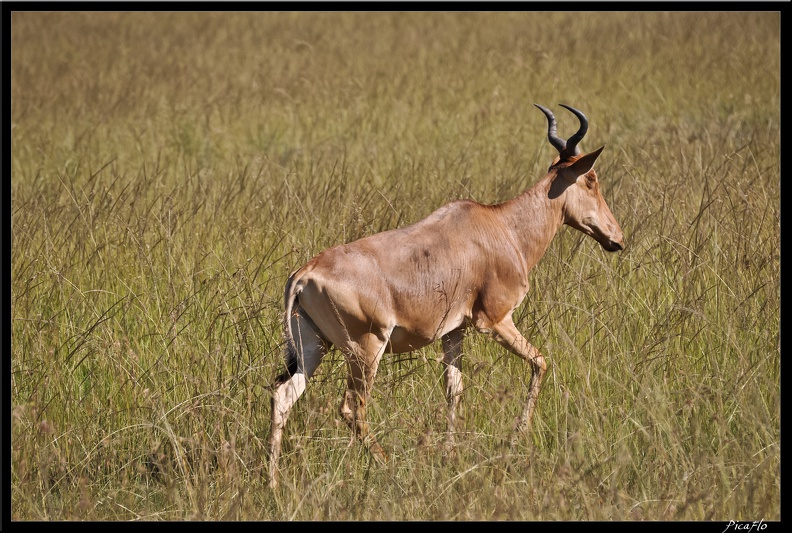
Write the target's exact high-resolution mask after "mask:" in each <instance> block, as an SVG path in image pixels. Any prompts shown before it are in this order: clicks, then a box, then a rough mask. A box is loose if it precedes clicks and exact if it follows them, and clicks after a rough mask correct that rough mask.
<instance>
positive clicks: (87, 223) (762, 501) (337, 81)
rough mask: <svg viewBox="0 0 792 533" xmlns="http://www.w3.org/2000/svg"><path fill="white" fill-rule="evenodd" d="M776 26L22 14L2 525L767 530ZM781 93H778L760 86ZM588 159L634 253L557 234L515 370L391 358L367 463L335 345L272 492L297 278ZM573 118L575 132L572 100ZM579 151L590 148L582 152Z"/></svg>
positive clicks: (538, 272)
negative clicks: (527, 355) (530, 393)
mask: <svg viewBox="0 0 792 533" xmlns="http://www.w3.org/2000/svg"><path fill="white" fill-rule="evenodd" d="M779 22H780V16H779V14H778V13H763V12H753V13H693V14H688V13H662V12H658V13H629V12H622V13H590V14H586V16H579V15H576V14H567V13H511V14H510V13H420V14H419V13H354V12H352V13H332V12H326V13H277V14H275V13H233V14H219V13H36V12H30V13H14V14H13V16H12V26H11V32H12V35H11V41H12V43H11V44H12V64H11V98H12V113H11V120H12V130H11V137H12V147H11V155H12V160H11V170H12V183H11V193H12V202H11V208H12V215H11V234H12V243H11V262H12V263H11V268H12V271H11V320H12V323H11V334H12V339H11V418H12V427H11V467H12V472H11V475H12V477H11V481H12V484H11V511H12V519H14V520H65V519H78V520H83V519H88V520H183V519H192V518H201V519H207V520H291V519H297V520H329V519H332V520H564V521H570V520H717V521H728V520H755V519H759V518H764V519H765V520H778V519H780V377H779V376H780V371H779V366H780V317H779V314H780V313H779V308H780V256H779V248H780V201H779V198H780V188H779V178H780V141H779V135H780V29H779ZM758 80H761V82H758ZM533 102H537V103H541V104H544V105H549V106H555V105H556V104H557V103H558V102H563V103H569V104H571V105H574V106H575V107H579V108H580V109H582V110H584V111H585V112H586V114H587V115H588V117H589V119H590V120H591V127H590V129H589V133H588V135H587V137H586V140H585V141H584V146H583V148H584V149H593V148H596V147H598V146H600V145H601V144H606V145H607V148H606V150H605V152H604V153H603V155H602V157H601V158H600V160H599V162H598V172H599V175H600V179H601V181H602V183H603V189H604V192H605V196H606V198H607V199H608V202H609V205H610V207H611V209H612V211H613V212H614V214H615V215H616V217H617V219H619V221H620V223H621V225H622V228H623V229H624V231H625V234H626V238H627V240H628V244H629V247H628V248H627V249H626V250H625V251H624V252H622V253H620V254H617V255H606V254H605V253H604V252H602V251H601V250H600V249H599V247H598V246H597V245H596V243H594V242H593V241H591V240H589V239H587V238H584V237H583V236H582V235H581V234H579V233H577V232H575V231H574V230H571V229H565V230H564V231H562V232H561V234H560V235H559V236H558V237H557V238H556V240H555V241H554V243H553V244H552V245H551V247H550V249H549V251H548V253H547V255H546V256H545V258H544V259H543V260H542V262H540V264H539V265H538V266H537V268H536V269H535V271H534V272H533V274H532V282H533V288H532V290H531V292H530V294H529V297H528V298H527V299H526V302H525V304H524V305H523V306H522V307H521V308H520V309H519V310H518V311H517V313H516V314H515V318H516V321H517V323H518V326H519V327H520V328H521V329H522V330H523V332H524V333H525V334H526V336H527V337H528V338H529V339H531V340H532V341H533V342H535V344H536V345H537V346H538V347H539V348H540V349H541V350H542V351H543V352H544V353H545V354H546V355H547V356H548V359H549V363H550V369H549V371H548V376H547V379H546V382H545V386H544V388H543V392H542V396H541V398H540V403H539V408H538V411H537V415H536V420H535V432H534V433H533V434H532V435H531V436H530V437H529V438H526V439H525V440H524V441H523V442H521V443H520V444H519V445H518V446H517V447H515V448H511V449H510V448H508V447H504V446H503V444H502V443H503V440H504V438H506V437H507V435H508V432H509V430H510V429H511V424H512V422H513V420H514V417H515V416H516V414H517V411H518V409H519V408H520V404H521V403H522V399H523V398H524V395H525V388H526V381H527V380H526V377H527V375H528V369H527V368H526V367H525V366H524V365H523V364H522V363H521V362H520V361H519V360H517V359H516V358H514V357H512V356H510V355H508V354H507V353H506V352H505V351H504V350H502V349H501V348H499V347H497V346H495V345H494V344H492V343H489V342H486V339H484V338H480V337H475V336H474V337H472V338H470V339H469V340H468V341H467V344H466V360H465V366H464V369H463V370H464V374H465V379H466V386H467V389H466V392H465V396H464V399H463V403H462V410H461V416H462V418H461V422H460V430H461V435H460V436H459V439H458V440H459V442H460V443H461V446H460V450H459V453H458V454H457V456H456V457H453V458H446V457H445V456H444V455H443V453H442V434H443V430H444V409H445V403H444V400H443V391H442V384H441V378H440V368H439V365H438V364H437V363H436V361H435V359H436V358H437V356H438V353H439V346H436V347H432V348H428V349H425V350H421V351H417V352H414V353H410V354H404V355H401V356H396V357H393V358H391V359H388V360H386V361H385V362H384V363H383V365H382V366H381V370H380V373H379V376H378V379H377V382H376V385H375V395H374V399H373V405H372V407H371V408H370V409H369V416H370V418H371V422H372V425H373V427H374V429H375V431H376V432H377V434H378V436H379V438H380V440H381V442H382V443H383V445H384V446H385V447H386V448H387V449H389V450H390V451H391V453H392V454H393V461H392V462H391V463H390V464H389V465H388V466H386V467H382V466H379V465H377V464H376V463H375V462H374V461H373V460H372V459H371V458H370V457H369V455H368V453H367V452H366V451H365V449H363V448H361V447H360V446H352V447H349V446H347V444H348V442H349V432H348V430H347V428H346V426H345V425H344V424H343V423H342V422H341V421H340V418H339V416H338V415H337V406H338V403H339V401H340V393H341V390H342V387H343V378H344V372H343V368H342V367H343V363H342V361H341V359H340V357H339V356H338V355H337V354H333V355H331V356H329V357H328V359H327V360H326V361H325V362H324V363H323V365H322V367H321V369H320V373H319V374H318V375H317V377H316V379H315V380H314V382H313V384H312V386H311V387H309V390H308V392H307V393H306V394H305V396H304V397H303V398H302V399H301V401H300V402H299V403H298V405H297V407H296V408H295V411H294V413H293V415H292V417H293V418H292V419H291V420H290V424H289V426H288V427H287V433H286V439H285V443H284V456H283V457H282V467H283V468H284V475H283V478H282V487H280V488H279V489H278V490H277V491H274V492H273V491H270V490H269V489H268V488H267V486H266V477H267V476H266V458H265V453H264V452H265V446H264V439H265V437H266V432H267V430H268V417H269V397H268V394H269V392H268V385H269V382H270V380H271V378H272V377H273V376H274V375H275V374H276V373H277V372H278V371H279V370H280V368H281V365H282V362H281V355H280V349H281V347H280V342H281V338H280V331H279V317H280V313H281V312H282V290H283V285H284V281H285V278H286V276H287V274H288V272H289V271H290V270H291V269H293V268H295V267H296V266H298V265H300V264H301V263H302V262H303V261H305V260H307V259H308V258H309V257H311V256H312V255H314V254H315V253H317V252H319V251H320V250H321V249H323V248H325V247H327V246H330V245H332V244H336V243H339V242H343V241H349V240H352V239H355V238H358V237H361V236H364V235H367V234H370V233H372V232H376V231H380V230H383V229H388V228H393V227H397V226H399V225H403V224H407V223H410V222H413V221H416V220H418V219H419V218H421V217H423V216H425V215H427V214H428V213H430V212H431V211H432V210H434V209H435V208H437V207H439V206H440V205H442V204H443V203H445V202H447V201H449V200H452V199H457V198H473V199H476V200H479V201H482V202H496V201H501V200H504V199H507V198H510V197H512V196H515V195H516V194H518V193H519V192H520V191H522V190H523V189H524V188H526V187H528V186H530V185H531V184H532V183H533V182H534V181H536V180H537V179H538V178H539V177H540V176H541V175H542V174H543V172H544V170H545V169H546V168H547V166H548V165H549V163H550V161H551V160H552V155H553V150H552V148H551V147H550V146H549V144H548V143H547V142H546V138H545V135H546V130H545V128H546V123H545V119H544V117H543V116H542V115H541V113H539V112H538V111H537V110H536V109H534V108H533V106H532V105H531V104H532V103H533ZM558 118H559V121H560V123H559V130H560V132H561V133H562V134H563V133H564V132H571V131H573V130H574V128H575V127H576V123H575V121H574V118H573V117H571V116H568V114H562V113H559V116H558ZM586 143H588V144H586Z"/></svg>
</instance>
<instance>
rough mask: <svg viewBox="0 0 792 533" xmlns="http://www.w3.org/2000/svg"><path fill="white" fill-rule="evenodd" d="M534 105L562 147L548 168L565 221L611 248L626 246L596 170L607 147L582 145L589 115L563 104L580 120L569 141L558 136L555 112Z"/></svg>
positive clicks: (549, 134) (549, 135)
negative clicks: (586, 150)
mask: <svg viewBox="0 0 792 533" xmlns="http://www.w3.org/2000/svg"><path fill="white" fill-rule="evenodd" d="M534 105H535V106H536V107H538V108H539V109H540V110H541V111H542V112H543V113H544V114H545V116H546V117H547V139H548V140H549V141H550V144H552V145H553V146H554V147H555V149H556V150H558V157H556V159H555V160H554V161H553V164H552V165H551V166H550V168H549V169H548V173H549V174H551V175H552V176H551V180H552V184H551V186H550V193H549V196H550V198H551V199H560V200H561V201H562V203H563V216H564V224H567V225H569V226H572V227H573V228H575V229H577V230H579V231H581V232H583V233H585V234H586V235H588V236H590V237H592V238H593V239H594V240H596V241H597V242H598V243H600V245H601V246H602V248H604V249H605V250H607V251H608V252H617V251H619V250H622V249H624V235H623V234H622V230H621V228H620V227H619V223H618V222H616V219H615V218H614V216H613V213H611V210H610V208H609V207H608V204H606V203H605V199H604V198H603V197H602V193H601V192H600V187H599V181H598V180H597V171H596V170H594V161H596V160H597V158H598V157H599V155H600V153H602V150H603V148H605V147H604V146H602V147H600V148H598V149H596V150H594V151H593V152H589V153H587V154H581V152H580V148H579V147H578V143H579V142H580V140H581V139H583V136H584V135H586V131H588V119H587V118H586V115H584V114H583V113H581V112H580V111H578V110H577V109H575V108H573V107H570V106H567V105H564V104H560V105H561V106H562V107H564V108H566V109H568V110H569V111H571V112H572V113H574V114H575V116H577V118H578V120H579V121H580V128H579V129H578V131H577V133H575V134H574V135H573V136H572V137H570V138H569V139H567V140H566V141H565V140H564V139H562V138H560V137H559V136H558V133H557V125H556V119H555V116H554V115H553V112H552V111H550V110H549V109H547V108H546V107H542V106H540V105H538V104H534Z"/></svg>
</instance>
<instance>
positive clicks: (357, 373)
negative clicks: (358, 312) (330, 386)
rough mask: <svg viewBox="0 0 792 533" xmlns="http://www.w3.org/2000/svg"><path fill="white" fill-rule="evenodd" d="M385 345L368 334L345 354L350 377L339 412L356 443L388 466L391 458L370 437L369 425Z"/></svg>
mask: <svg viewBox="0 0 792 533" xmlns="http://www.w3.org/2000/svg"><path fill="white" fill-rule="evenodd" d="M386 344H387V341H386V340H384V339H382V338H380V337H378V336H377V335H374V334H373V333H367V334H365V335H364V336H363V338H362V339H361V341H360V343H359V344H358V345H357V346H356V348H357V349H355V350H351V351H349V352H346V351H345V355H346V359H347V363H348V365H349V375H348V376H347V388H346V391H344V398H343V401H342V402H341V407H340V409H339V411H340V412H341V416H342V417H344V420H345V421H346V423H347V425H348V426H349V427H350V429H351V430H352V432H353V437H352V438H353V440H354V438H355V437H357V438H358V439H359V440H360V441H361V442H363V443H364V444H366V445H367V446H368V448H369V451H371V453H372V454H373V455H374V457H375V458H376V459H377V460H378V461H380V462H382V463H384V462H387V460H388V458H387V456H386V455H385V451H384V450H383V449H382V447H381V446H380V445H379V443H378V442H377V439H376V438H375V437H374V435H373V434H372V433H371V430H370V428H369V425H368V422H367V421H366V403H367V402H368V400H369V398H370V397H371V390H372V387H373V385H374V377H375V376H376V374H377V367H378V366H379V362H380V359H382V354H383V353H384V352H385V346H386Z"/></svg>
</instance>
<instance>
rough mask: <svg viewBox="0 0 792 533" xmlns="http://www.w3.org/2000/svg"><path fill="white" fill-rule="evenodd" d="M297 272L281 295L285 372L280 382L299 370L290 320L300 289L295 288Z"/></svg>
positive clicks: (292, 275)
mask: <svg viewBox="0 0 792 533" xmlns="http://www.w3.org/2000/svg"><path fill="white" fill-rule="evenodd" d="M298 273H299V271H297V272H293V273H292V274H291V275H290V276H289V280H288V281H287V282H286V292H285V293H284V295H283V298H284V304H285V305H284V307H285V308H286V312H285V313H284V315H283V338H284V340H285V341H286V346H285V358H286V372H285V373H284V374H282V375H281V376H280V378H278V381H280V380H284V381H285V380H287V379H289V378H290V377H291V376H293V375H294V374H296V373H297V371H298V370H299V368H300V364H299V355H298V354H297V345H296V344H295V343H294V334H293V333H292V326H291V318H292V315H293V314H294V305H295V303H296V302H297V297H298V296H299V294H300V289H299V288H298V287H297V283H296V281H297V277H298V276H297V274H298Z"/></svg>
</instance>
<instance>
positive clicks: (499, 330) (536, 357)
mask: <svg viewBox="0 0 792 533" xmlns="http://www.w3.org/2000/svg"><path fill="white" fill-rule="evenodd" d="M492 336H493V338H494V339H495V340H496V341H498V343H499V344H500V345H501V346H504V347H505V348H506V349H508V350H509V351H510V352H512V353H514V354H516V355H518V356H520V358H522V359H523V360H524V361H527V362H528V363H530V365H531V370H532V372H531V381H530V384H529V385H528V400H527V401H526V403H525V408H524V409H523V412H522V414H521V415H520V417H519V418H518V419H517V423H516V425H515V433H519V432H521V431H522V430H524V429H530V427H531V419H532V418H533V414H534V410H535V409H536V402H537V400H538V399H539V388H540V387H541V386H542V378H544V375H545V372H546V371H547V364H546V363H545V359H544V356H542V354H541V353H539V350H537V349H536V348H535V347H534V346H533V345H532V344H531V343H530V342H528V341H527V340H526V339H525V337H523V336H522V333H520V332H519V330H518V329H517V327H516V326H515V325H514V322H513V321H512V318H511V315H509V316H507V317H506V318H504V319H503V320H501V321H500V322H499V323H497V324H495V325H493V326H492ZM515 436H516V435H515Z"/></svg>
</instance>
